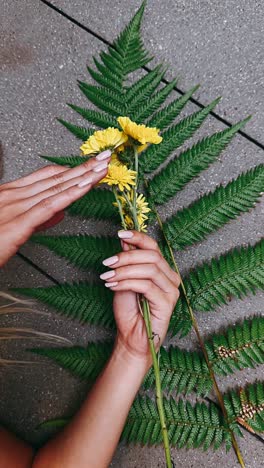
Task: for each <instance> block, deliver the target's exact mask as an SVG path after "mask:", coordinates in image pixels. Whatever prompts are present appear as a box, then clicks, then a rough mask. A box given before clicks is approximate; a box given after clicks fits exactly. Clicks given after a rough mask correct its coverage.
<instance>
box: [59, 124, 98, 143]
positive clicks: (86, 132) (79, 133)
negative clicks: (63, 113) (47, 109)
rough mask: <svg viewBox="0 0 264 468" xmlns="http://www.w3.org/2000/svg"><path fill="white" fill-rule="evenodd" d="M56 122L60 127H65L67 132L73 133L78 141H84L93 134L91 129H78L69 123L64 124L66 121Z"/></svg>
mask: <svg viewBox="0 0 264 468" xmlns="http://www.w3.org/2000/svg"><path fill="white" fill-rule="evenodd" d="M57 120H58V122H60V123H61V124H62V125H64V127H66V128H67V130H69V131H70V132H71V133H73V135H74V136H75V137H76V138H78V139H79V140H83V141H86V140H87V139H88V138H89V137H90V136H91V135H92V134H93V133H94V129H93V128H85V127H79V126H78V125H74V124H72V123H70V122H66V120H63V119H57Z"/></svg>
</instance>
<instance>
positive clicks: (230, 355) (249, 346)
mask: <svg viewBox="0 0 264 468" xmlns="http://www.w3.org/2000/svg"><path fill="white" fill-rule="evenodd" d="M205 347H206V350H207V354H208V357H209V360H210V362H211V364H212V365H213V368H214V371H215V373H216V374H218V375H229V374H231V373H233V372H234V371H235V370H241V369H244V368H248V367H249V368H250V367H251V368H254V367H255V366H256V365H259V364H264V316H256V317H253V318H249V319H246V320H244V321H243V322H242V323H239V324H236V325H235V326H233V327H228V328H227V329H226V330H225V331H224V332H223V333H221V334H216V335H213V336H212V337H211V338H210V339H209V340H206V342H205Z"/></svg>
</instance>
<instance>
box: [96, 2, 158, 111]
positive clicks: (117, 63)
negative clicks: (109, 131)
mask: <svg viewBox="0 0 264 468" xmlns="http://www.w3.org/2000/svg"><path fill="white" fill-rule="evenodd" d="M144 8H145V2H143V3H142V5H141V7H140V8H139V9H138V11H137V12H136V14H135V15H134V17H133V18H132V20H131V21H130V22H129V24H128V25H127V26H126V27H125V29H124V30H123V31H122V32H121V34H120V35H119V37H118V38H117V39H116V40H115V41H114V43H113V46H110V47H109V48H108V52H107V53H106V52H102V53H101V54H100V59H101V62H100V61H98V60H97V59H96V58H94V63H95V66H96V68H97V70H98V71H99V72H100V74H98V73H96V72H94V71H91V69H89V73H90V74H91V75H92V77H93V78H94V79H95V81H97V82H98V83H100V84H101V85H102V86H104V88H107V89H111V90H112V91H114V92H119V93H120V95H122V94H123V93H124V82H125V80H126V78H127V75H128V74H129V73H131V72H133V71H135V70H138V69H139V68H141V67H142V66H144V65H146V64H147V63H148V62H149V61H150V60H151V57H149V55H148V53H147V52H146V50H145V49H144V46H143V41H142V39H141V37H140V25H141V20H142V16H143V12H144ZM104 110H105V109H104ZM111 113H112V112H111ZM120 114H121V115H122V114H123V112H121V113H120ZM114 115H117V112H114Z"/></svg>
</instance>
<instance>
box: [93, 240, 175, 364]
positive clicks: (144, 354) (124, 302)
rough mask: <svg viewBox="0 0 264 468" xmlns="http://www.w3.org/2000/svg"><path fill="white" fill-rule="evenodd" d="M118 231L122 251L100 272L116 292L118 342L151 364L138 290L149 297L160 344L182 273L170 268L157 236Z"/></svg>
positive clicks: (153, 326) (156, 341)
mask: <svg viewBox="0 0 264 468" xmlns="http://www.w3.org/2000/svg"><path fill="white" fill-rule="evenodd" d="M118 235H119V237H120V238H121V239H122V241H121V243H122V248H123V252H121V253H119V254H117V255H116V256H114V257H111V258H108V259H106V260H104V262H103V263H104V265H106V266H109V267H111V270H110V271H109V272H106V273H103V274H102V275H101V279H104V280H106V281H107V282H106V283H105V286H106V287H109V288H110V289H111V290H112V291H114V292H115V296H114V314H115V319H116V323H117V329H118V333H117V340H116V346H118V347H119V348H120V347H121V349H122V348H123V349H124V351H126V352H128V353H129V354H130V355H131V356H134V357H139V358H140V359H143V360H145V361H146V362H148V365H151V355H150V351H149V343H148V337H147V333H146V327H145V323H144V320H143V317H142V314H141V311H140V308H139V304H138V296H137V293H139V294H143V295H144V296H145V298H146V299H147V300H148V301H149V305H150V312H151V322H152V330H153V334H154V336H153V339H154V341H155V345H156V348H159V347H160V345H161V344H162V342H163V340H164V338H165V336H166V333H167V329H168V326H169V322H170V318H171V314H172V312H173V309H174V307H175V305H176V302H177V299H178V297H179V290H178V287H179V284H180V280H179V276H178V275H177V273H175V271H173V270H172V269H171V268H170V266H169V265H168V263H167V262H166V260H165V259H164V257H163V256H162V254H161V252H160V250H159V247H158V244H157V242H156V241H155V240H153V239H152V238H150V237H149V236H147V235H146V234H142V233H139V232H137V231H119V233H118ZM131 246H133V249H132V250H131Z"/></svg>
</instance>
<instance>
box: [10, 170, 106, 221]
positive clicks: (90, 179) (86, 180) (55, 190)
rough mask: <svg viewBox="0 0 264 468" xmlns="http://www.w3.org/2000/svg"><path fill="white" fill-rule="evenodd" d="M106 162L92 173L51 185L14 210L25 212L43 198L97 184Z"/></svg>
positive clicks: (103, 173)
mask: <svg viewBox="0 0 264 468" xmlns="http://www.w3.org/2000/svg"><path fill="white" fill-rule="evenodd" d="M107 166H108V164H107V162H102V163H100V165H98V166H95V167H94V169H93V170H92V171H89V172H85V173H84V175H82V176H80V177H74V178H73V179H72V178H71V179H69V180H66V181H65V182H63V183H60V184H57V185H52V186H51V187H49V188H48V189H47V190H44V191H42V192H40V193H37V194H36V195H34V196H32V197H29V198H26V199H24V200H22V201H21V202H20V204H19V205H18V204H17V205H16V209H17V210H20V212H21V211H25V210H26V209H29V208H31V207H32V206H34V205H36V204H37V203H39V202H41V200H44V199H45V198H49V197H51V196H52V195H56V194H59V193H61V192H64V191H65V190H67V189H68V188H70V187H73V186H77V185H79V184H83V185H84V186H85V185H87V184H91V185H92V186H93V185H95V184H97V183H98V181H99V180H100V179H102V177H104V176H105V175H106V172H107Z"/></svg>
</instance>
